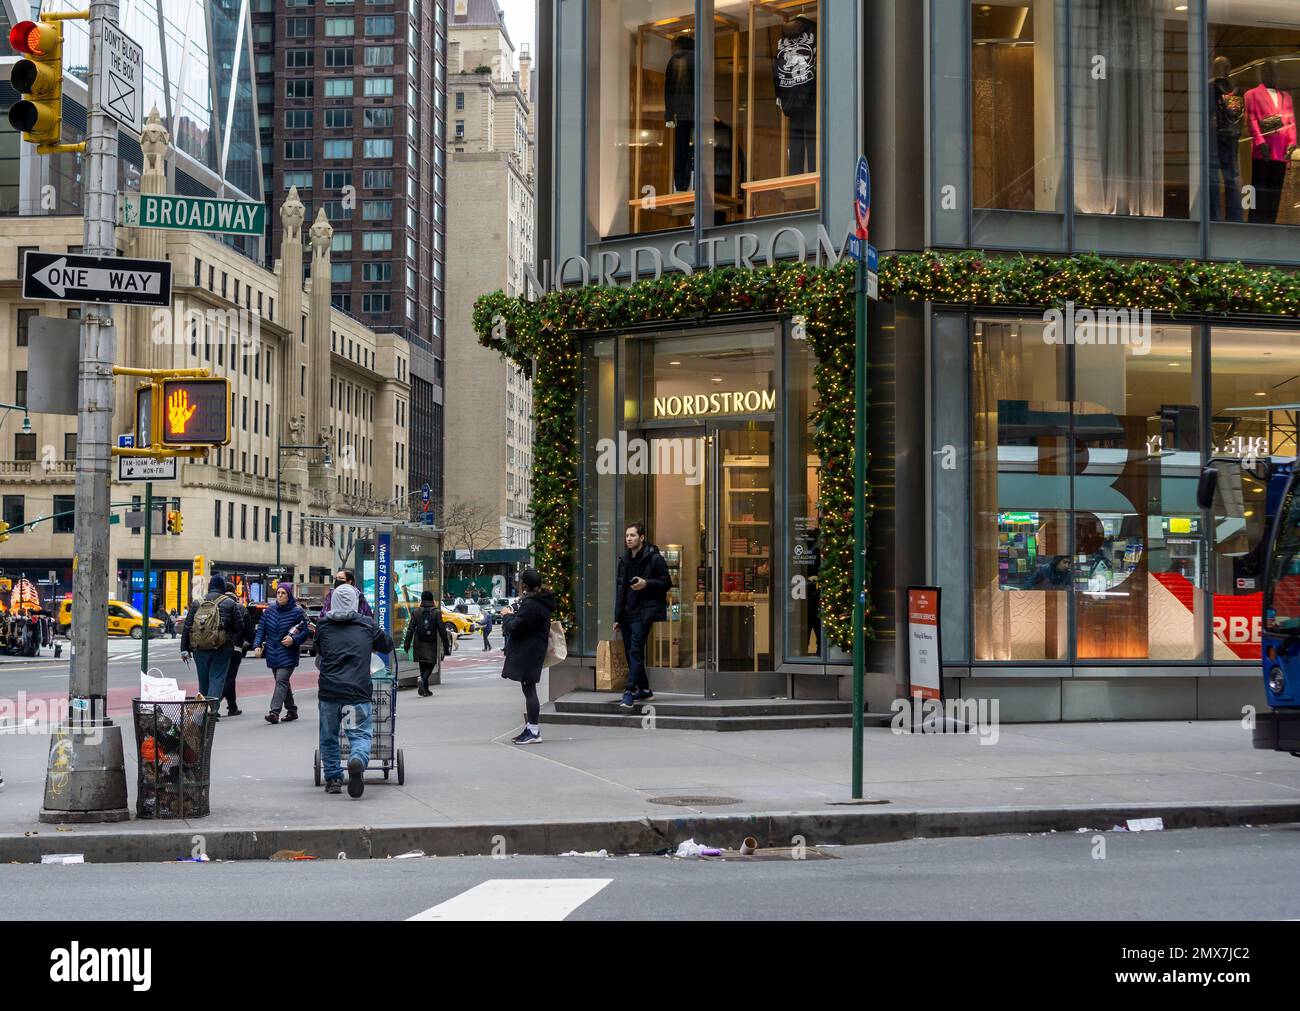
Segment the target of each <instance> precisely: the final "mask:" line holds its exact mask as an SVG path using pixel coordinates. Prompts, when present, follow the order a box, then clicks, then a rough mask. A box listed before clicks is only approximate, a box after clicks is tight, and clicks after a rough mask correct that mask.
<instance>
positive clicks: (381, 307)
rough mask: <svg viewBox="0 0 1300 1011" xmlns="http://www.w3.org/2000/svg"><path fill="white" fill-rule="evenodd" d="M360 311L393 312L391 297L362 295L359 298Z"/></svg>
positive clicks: (385, 295) (386, 295) (384, 294)
mask: <svg viewBox="0 0 1300 1011" xmlns="http://www.w3.org/2000/svg"><path fill="white" fill-rule="evenodd" d="M361 311H362V312H368V313H380V312H382V313H388V312H392V311H393V296H392V295H389V294H386V293H383V294H369V293H367V294H364V295H362V296H361Z"/></svg>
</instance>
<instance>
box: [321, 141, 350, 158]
mask: <svg viewBox="0 0 1300 1011" xmlns="http://www.w3.org/2000/svg"><path fill="white" fill-rule="evenodd" d="M324 154H325V157H326V158H351V157H352V141H351V140H327V141H326V142H325V151H324Z"/></svg>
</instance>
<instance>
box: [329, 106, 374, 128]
mask: <svg viewBox="0 0 1300 1011" xmlns="http://www.w3.org/2000/svg"><path fill="white" fill-rule="evenodd" d="M367 111H369V110H367ZM325 127H326V129H329V130H348V129H351V128H352V110H351V109H326V110H325Z"/></svg>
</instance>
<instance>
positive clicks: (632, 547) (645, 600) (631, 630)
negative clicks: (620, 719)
mask: <svg viewBox="0 0 1300 1011" xmlns="http://www.w3.org/2000/svg"><path fill="white" fill-rule="evenodd" d="M623 542H624V543H625V544H626V545H627V551H626V553H625V554H624V555H623V557H622V558H620V559H619V560H618V578H617V580H615V583H614V592H615V594H616V597H615V600H614V632H615V634H618V633H621V634H622V636H623V646H624V648H625V649H626V651H627V688H626V690H625V691H624V692H623V701H622V703H621V704H622V706H623V708H624V709H631V708H632V706H633V705H635V704H636V703H637V702H644V701H645V700H646V699H652V698H654V692H652V691H651V690H650V679H649V678H648V677H647V676H646V670H645V644H646V641H647V640H648V639H649V638H650V627H651V626H652V625H653V624H654V623H655V622H656V621H664V620H665V619H666V618H667V617H668V590H669V588H670V587H671V586H672V580H671V578H670V577H669V575H668V563H667V562H665V561H664V556H663V555H661V554H660V553H659V549H658V548H657V547H655V546H654V545H653V544H651V543H650V542H649V541H648V540H647V539H646V533H645V525H644V524H642V523H633V524H632V525H631V526H629V527H628V528H627V530H626V531H624V533H623Z"/></svg>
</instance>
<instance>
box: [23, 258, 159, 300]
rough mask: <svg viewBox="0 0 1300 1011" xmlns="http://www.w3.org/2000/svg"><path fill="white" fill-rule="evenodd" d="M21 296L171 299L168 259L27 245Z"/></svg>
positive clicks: (75, 298) (69, 298)
mask: <svg viewBox="0 0 1300 1011" xmlns="http://www.w3.org/2000/svg"><path fill="white" fill-rule="evenodd" d="M23 298H25V299H29V300H31V301H34V302H50V301H54V302H107V303H111V304H113V305H164V306H165V305H171V301H172V265H171V261H170V260H128V259H125V258H123V257H121V256H83V255H80V254H75V255H74V254H71V253H41V252H38V251H36V250H34V249H33V250H28V252H27V253H26V254H25V256H24V258H23Z"/></svg>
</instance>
